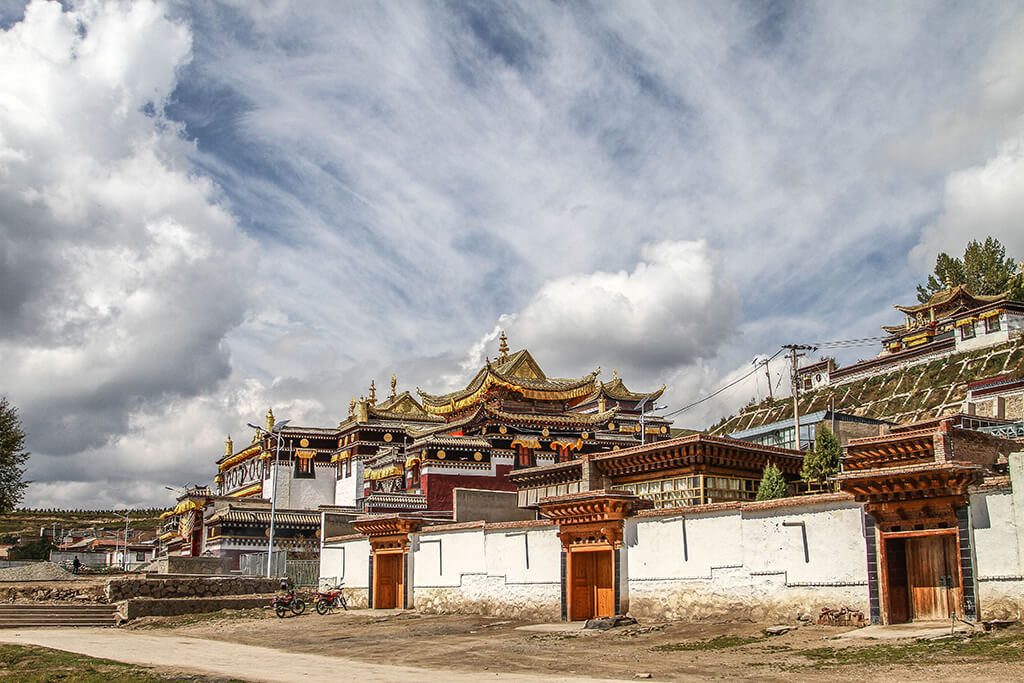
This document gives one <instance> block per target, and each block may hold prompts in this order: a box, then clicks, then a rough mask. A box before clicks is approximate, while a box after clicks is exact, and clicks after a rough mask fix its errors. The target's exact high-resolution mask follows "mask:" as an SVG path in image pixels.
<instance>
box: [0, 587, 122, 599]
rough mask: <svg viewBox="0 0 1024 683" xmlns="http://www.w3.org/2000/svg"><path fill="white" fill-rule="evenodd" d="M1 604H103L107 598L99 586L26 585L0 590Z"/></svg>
mask: <svg viewBox="0 0 1024 683" xmlns="http://www.w3.org/2000/svg"><path fill="white" fill-rule="evenodd" d="M0 600H2V601H3V602H64V603H74V604H87V603H98V604H104V603H106V602H107V598H106V596H105V595H104V591H103V586H102V585H100V584H95V583H94V584H85V585H82V586H75V587H74V588H71V587H68V586H66V585H64V586H60V587H56V588H55V587H53V586H52V585H47V584H46V583H38V584H32V583H26V584H18V585H15V586H5V587H3V588H0Z"/></svg>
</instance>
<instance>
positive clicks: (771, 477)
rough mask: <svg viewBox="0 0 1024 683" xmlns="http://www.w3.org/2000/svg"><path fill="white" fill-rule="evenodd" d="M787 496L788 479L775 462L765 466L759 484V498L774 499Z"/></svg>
mask: <svg viewBox="0 0 1024 683" xmlns="http://www.w3.org/2000/svg"><path fill="white" fill-rule="evenodd" d="M785 497H786V480H785V479H783V478H782V472H781V471H779V468H778V467H777V466H776V465H775V463H773V462H770V463H768V464H767V465H765V466H764V473H763V474H762V475H761V483H760V484H758V485H757V500H772V499H773V498H785Z"/></svg>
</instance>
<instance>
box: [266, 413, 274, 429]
mask: <svg viewBox="0 0 1024 683" xmlns="http://www.w3.org/2000/svg"><path fill="white" fill-rule="evenodd" d="M267 431H268V432H272V431H274V409H273V408H267Z"/></svg>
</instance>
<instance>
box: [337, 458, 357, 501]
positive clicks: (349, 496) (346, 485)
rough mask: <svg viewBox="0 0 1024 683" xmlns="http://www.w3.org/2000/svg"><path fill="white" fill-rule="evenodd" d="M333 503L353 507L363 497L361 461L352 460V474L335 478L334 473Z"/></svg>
mask: <svg viewBox="0 0 1024 683" xmlns="http://www.w3.org/2000/svg"><path fill="white" fill-rule="evenodd" d="M334 476H335V482H334V504H335V505H346V506H349V507H355V506H356V505H358V503H359V501H360V500H361V499H362V498H363V489H364V485H363V461H362V460H356V459H353V460H352V474H350V475H349V476H347V477H345V478H343V479H337V474H336V473H335V475H334Z"/></svg>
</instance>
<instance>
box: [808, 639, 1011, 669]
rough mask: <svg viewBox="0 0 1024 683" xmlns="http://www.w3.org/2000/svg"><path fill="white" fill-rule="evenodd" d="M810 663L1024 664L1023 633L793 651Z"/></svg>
mask: <svg viewBox="0 0 1024 683" xmlns="http://www.w3.org/2000/svg"><path fill="white" fill-rule="evenodd" d="M792 654H794V655H799V656H801V657H805V658H807V659H809V660H811V664H810V665H809V666H810V667H811V668H815V669H824V668H830V667H836V666H848V665H856V666H868V665H873V666H879V665H886V664H906V663H908V662H914V663H915V664H941V663H944V662H954V661H955V662H958V663H959V662H965V661H970V662H983V661H998V662H1020V661H1024V633H1022V632H1020V631H1017V632H1015V633H1011V634H1007V635H994V634H989V635H982V636H974V637H973V638H956V639H951V640H943V641H932V642H914V643H894V644H888V645H868V646H866V647H856V646H853V647H846V648H831V647H817V648H811V649H808V650H794V651H793V653H792Z"/></svg>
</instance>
